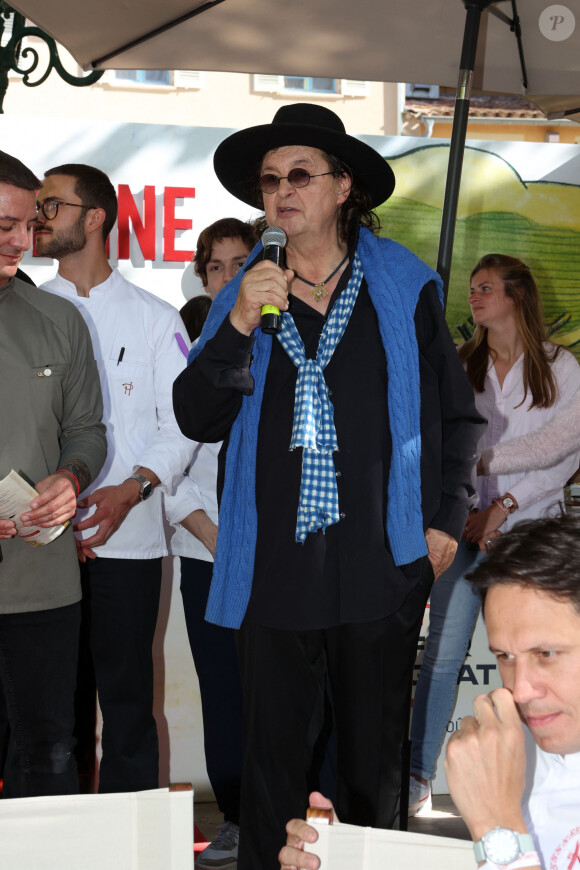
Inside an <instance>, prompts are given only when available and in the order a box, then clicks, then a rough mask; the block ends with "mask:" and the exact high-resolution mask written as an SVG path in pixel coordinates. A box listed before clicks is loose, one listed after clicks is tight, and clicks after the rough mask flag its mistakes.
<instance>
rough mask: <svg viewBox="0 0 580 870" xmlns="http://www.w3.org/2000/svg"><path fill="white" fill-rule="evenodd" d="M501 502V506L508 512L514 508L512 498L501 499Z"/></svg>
mask: <svg viewBox="0 0 580 870" xmlns="http://www.w3.org/2000/svg"><path fill="white" fill-rule="evenodd" d="M501 501H502V504H503V506H504V507H506V508H507V509H508V510H511V509H512V508H513V506H514V500H513V498H510V497H509V496H507V498H502V500H501Z"/></svg>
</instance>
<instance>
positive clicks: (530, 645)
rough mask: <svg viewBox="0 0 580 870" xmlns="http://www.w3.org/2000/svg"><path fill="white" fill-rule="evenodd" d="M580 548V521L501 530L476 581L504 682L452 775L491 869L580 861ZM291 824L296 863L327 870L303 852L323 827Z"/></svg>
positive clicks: (468, 723) (451, 755)
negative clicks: (318, 828) (318, 829)
mask: <svg viewBox="0 0 580 870" xmlns="http://www.w3.org/2000/svg"><path fill="white" fill-rule="evenodd" d="M579 551H580V517H575V516H572V515H570V516H564V517H555V518H550V519H541V520H529V521H527V522H524V523H520V524H518V525H516V526H515V527H514V529H513V530H512V531H510V532H509V533H508V534H506V535H504V536H502V537H500V538H498V539H497V542H496V543H494V548H493V550H492V552H491V554H490V556H489V558H488V559H487V560H486V561H485V562H482V563H481V564H480V565H479V566H478V567H477V569H476V570H475V571H474V573H473V575H472V577H471V578H470V579H471V580H472V582H473V583H474V585H475V586H476V588H477V589H478V590H479V591H480V593H481V596H482V599H483V610H484V617H485V624H486V628H487V634H488V639H489V646H490V649H491V651H492V652H493V653H494V654H495V655H496V657H497V661H498V665H499V669H500V673H501V676H502V680H503V684H504V688H503V689H496V690H495V691H493V692H491V693H490V694H489V695H487V696H486V695H479V696H478V697H477V698H476V699H475V701H474V705H473V707H474V716H473V717H472V716H468V717H465V718H464V719H463V720H462V722H461V726H460V728H459V730H458V731H457V732H456V733H455V734H454V735H453V736H452V737H451V739H450V740H449V743H448V746H447V757H446V761H445V771H446V775H447V782H448V785H449V789H450V792H451V796H452V798H453V800H454V801H455V804H456V805H457V808H458V810H459V811H460V813H461V815H462V817H463V819H464V820H465V822H466V824H467V826H468V828H469V831H470V833H471V836H472V838H473V840H474V849H475V855H476V859H477V861H478V863H479V864H480V866H485V867H486V868H490V870H491V868H492V867H503V868H507V870H519V868H539V867H541V868H543V870H576V867H577V866H580V563H579V561H578V553H579ZM522 723H523V725H522ZM313 800H314V802H315V804H317V805H326V806H328V805H329V804H328V802H325V801H324V800H323V799H322V796H321V795H316V796H313ZM287 831H288V841H287V845H286V846H285V847H284V848H283V849H282V851H281V853H280V862H281V865H282V867H283V868H284V870H291V868H306V870H316V868H317V867H318V866H319V862H318V858H316V857H315V856H314V855H309V854H308V853H307V852H304V851H303V849H304V847H305V845H307V844H308V843H312V842H314V841H315V840H316V838H317V834H316V831H315V830H314V829H313V828H312V827H310V826H309V825H307V824H306V823H305V822H303V821H299V820H297V819H294V820H292V821H291V822H289V823H288V826H287ZM482 862H484V863H483V864H482Z"/></svg>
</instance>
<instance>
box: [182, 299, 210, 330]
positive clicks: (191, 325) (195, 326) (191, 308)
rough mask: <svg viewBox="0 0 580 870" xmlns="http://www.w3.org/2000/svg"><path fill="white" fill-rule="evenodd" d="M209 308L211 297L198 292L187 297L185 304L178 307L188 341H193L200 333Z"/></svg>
mask: <svg viewBox="0 0 580 870" xmlns="http://www.w3.org/2000/svg"><path fill="white" fill-rule="evenodd" d="M210 308H211V299H210V298H209V296H208V295H207V293H200V294H198V295H197V296H192V297H191V299H188V300H187V302H186V303H185V305H184V306H183V307H182V308H180V309H179V313H180V314H181V319H182V320H183V323H184V324H185V328H186V329H187V334H188V335H189V340H190V341H195V339H196V338H197V337H198V335H199V334H200V333H201V330H202V329H203V324H204V323H205V321H206V318H207V315H208V314H209V309H210Z"/></svg>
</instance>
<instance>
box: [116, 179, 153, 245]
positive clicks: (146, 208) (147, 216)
mask: <svg viewBox="0 0 580 870" xmlns="http://www.w3.org/2000/svg"><path fill="white" fill-rule="evenodd" d="M129 221H131V224H132V225H133V232H134V233H135V237H136V239H137V242H138V244H139V247H140V248H141V253H142V254H143V257H144V259H145V260H154V259H155V187H153V185H146V186H145V187H144V188H143V220H141V215H140V214H139V209H138V208H137V204H136V202H135V200H134V199H133V194H132V193H131V191H130V189H129V185H128V184H120V185H119V244H118V257H119V259H120V260H128V259H129Z"/></svg>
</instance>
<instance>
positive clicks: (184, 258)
mask: <svg viewBox="0 0 580 870" xmlns="http://www.w3.org/2000/svg"><path fill="white" fill-rule="evenodd" d="M189 196H190V197H194V196H195V187H166V188H165V195H164V197H163V259H164V260H172V261H173V262H179V263H188V262H189V261H190V260H191V259H192V258H193V251H176V250H175V232H176V230H190V229H191V228H192V226H193V221H192V220H191V219H189V218H176V217H175V200H176V199H180V198H185V197H189Z"/></svg>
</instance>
